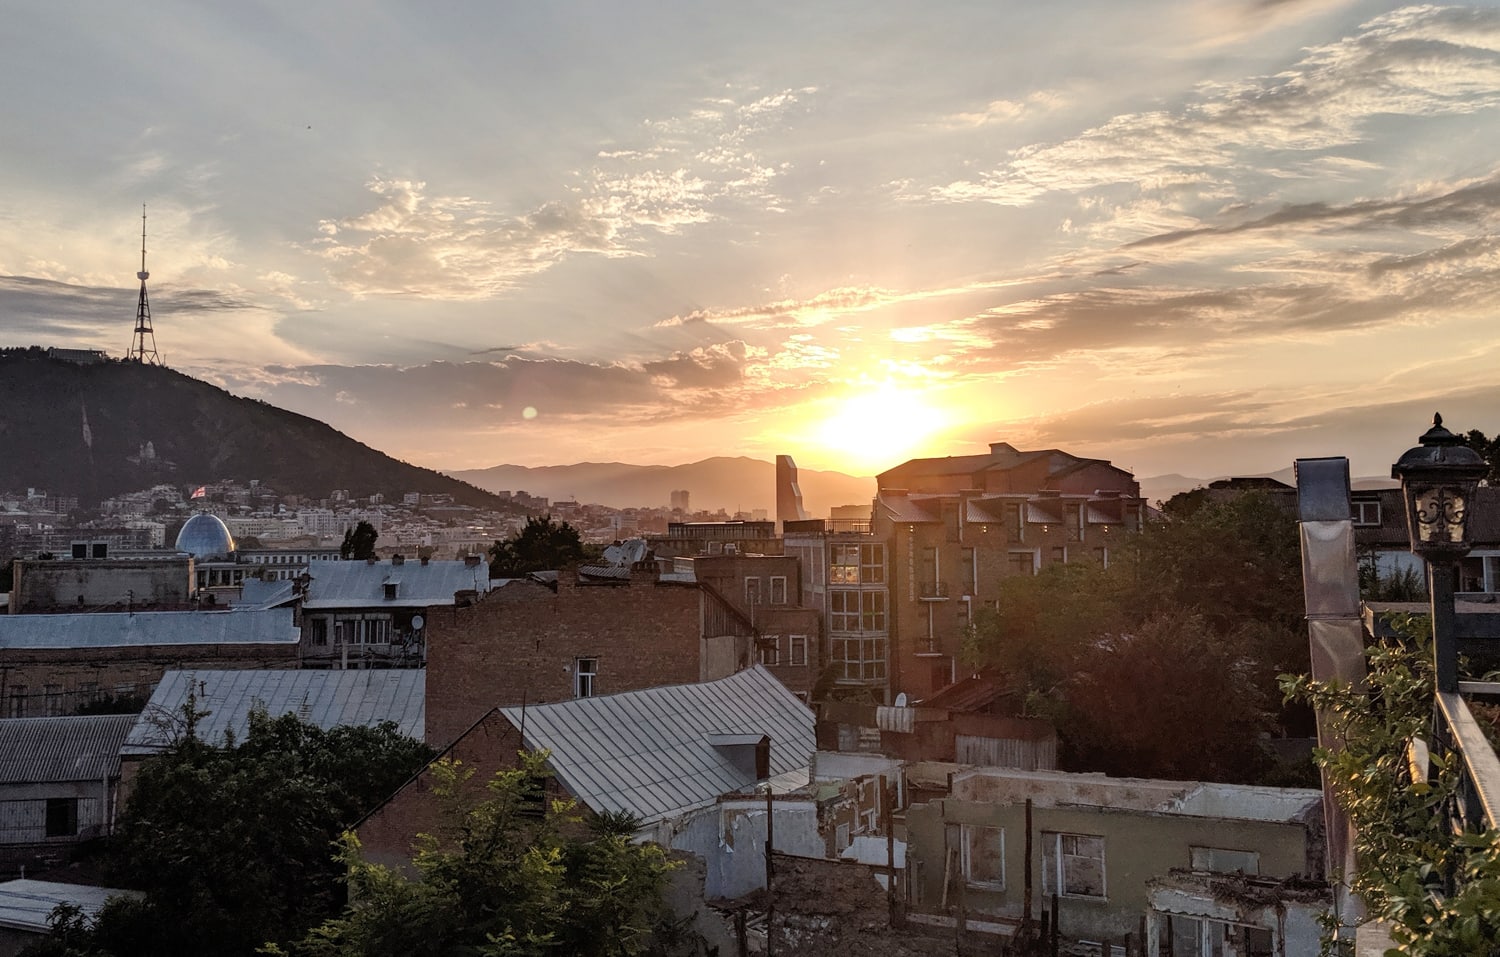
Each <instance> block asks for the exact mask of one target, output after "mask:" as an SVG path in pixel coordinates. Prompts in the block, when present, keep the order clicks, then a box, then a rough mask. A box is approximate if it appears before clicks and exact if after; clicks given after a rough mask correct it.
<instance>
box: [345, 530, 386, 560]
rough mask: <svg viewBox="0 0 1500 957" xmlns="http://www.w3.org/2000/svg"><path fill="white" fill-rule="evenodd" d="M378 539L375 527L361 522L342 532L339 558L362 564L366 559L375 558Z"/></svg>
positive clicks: (378, 534) (378, 535)
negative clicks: (342, 537)
mask: <svg viewBox="0 0 1500 957" xmlns="http://www.w3.org/2000/svg"><path fill="white" fill-rule="evenodd" d="M379 538H380V533H379V532H377V531H376V530H375V526H374V525H371V524H370V523H369V522H366V521H363V520H361V521H360V523H359V524H358V525H356V526H354V527H353V528H351V529H349V530H348V531H346V532H344V541H343V542H342V543H341V544H340V545H339V557H340V558H343V559H352V560H354V561H357V562H362V561H364V560H365V559H367V558H374V557H375V542H376V541H378V540H379Z"/></svg>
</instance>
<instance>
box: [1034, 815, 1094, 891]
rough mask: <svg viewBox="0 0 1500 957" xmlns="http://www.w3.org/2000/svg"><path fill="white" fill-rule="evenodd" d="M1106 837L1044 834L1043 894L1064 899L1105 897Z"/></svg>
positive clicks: (1048, 832) (1057, 833)
mask: <svg viewBox="0 0 1500 957" xmlns="http://www.w3.org/2000/svg"><path fill="white" fill-rule="evenodd" d="M1104 887H1105V885H1104V838H1103V837H1100V836H1098V835H1095V834H1064V833H1061V832H1054V831H1043V832H1042V892H1043V893H1044V894H1061V895H1062V896H1064V897H1103V896H1104Z"/></svg>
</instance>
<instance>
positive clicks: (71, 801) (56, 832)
mask: <svg viewBox="0 0 1500 957" xmlns="http://www.w3.org/2000/svg"><path fill="white" fill-rule="evenodd" d="M77 834H78V799H77V798H48V799H47V836H48V837H74V836H76V835H77Z"/></svg>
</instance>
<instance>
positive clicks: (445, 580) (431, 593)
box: [302, 561, 490, 611]
mask: <svg viewBox="0 0 1500 957" xmlns="http://www.w3.org/2000/svg"><path fill="white" fill-rule="evenodd" d="M307 573H308V575H310V576H311V577H312V582H311V583H310V584H309V585H308V586H307V598H306V600H304V601H303V602H302V607H303V608H304V609H306V610H308V611H318V610H329V609H338V608H369V607H372V606H375V605H387V606H390V607H392V608H428V607H431V606H433V605H452V604H453V593H454V592H457V591H478V592H480V593H483V592H487V591H489V590H490V567H489V565H487V564H485V563H484V562H482V561H481V562H477V563H476V564H473V565H469V564H467V563H465V562H461V561H433V562H428V563H427V564H426V565H423V564H422V563H421V562H420V561H409V562H402V563H401V564H399V565H395V564H392V563H391V562H388V561H386V562H374V563H369V562H314V563H313V564H312V565H311V566H309V568H308V570H307ZM388 583H392V584H395V585H396V589H395V591H396V595H395V597H394V598H387V597H386V587H385V586H386V585H387V584H388Z"/></svg>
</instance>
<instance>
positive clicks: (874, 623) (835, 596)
mask: <svg viewBox="0 0 1500 957" xmlns="http://www.w3.org/2000/svg"><path fill="white" fill-rule="evenodd" d="M783 528H784V531H783V549H784V550H785V552H786V553H787V554H788V555H793V556H796V558H797V559H798V564H799V566H800V568H801V575H802V602H803V604H804V605H806V606H807V607H809V608H815V609H817V610H818V611H820V612H821V613H822V615H823V625H824V631H825V633H826V639H825V640H826V643H827V644H826V648H827V652H826V654H827V661H828V663H829V665H830V666H831V667H832V669H833V688H832V694H834V695H835V696H837V697H842V698H855V699H863V700H872V701H874V702H875V703H884V702H885V701H886V700H887V698H888V691H889V687H890V682H889V679H890V619H889V609H890V594H889V588H888V585H887V582H888V581H889V571H888V564H887V561H886V543H885V542H883V541H881V540H880V539H878V538H877V537H875V535H874V534H873V533H872V532H871V530H870V523H869V522H850V521H832V520H824V519H820V518H818V519H802V520H788V521H786V522H784V523H783Z"/></svg>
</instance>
